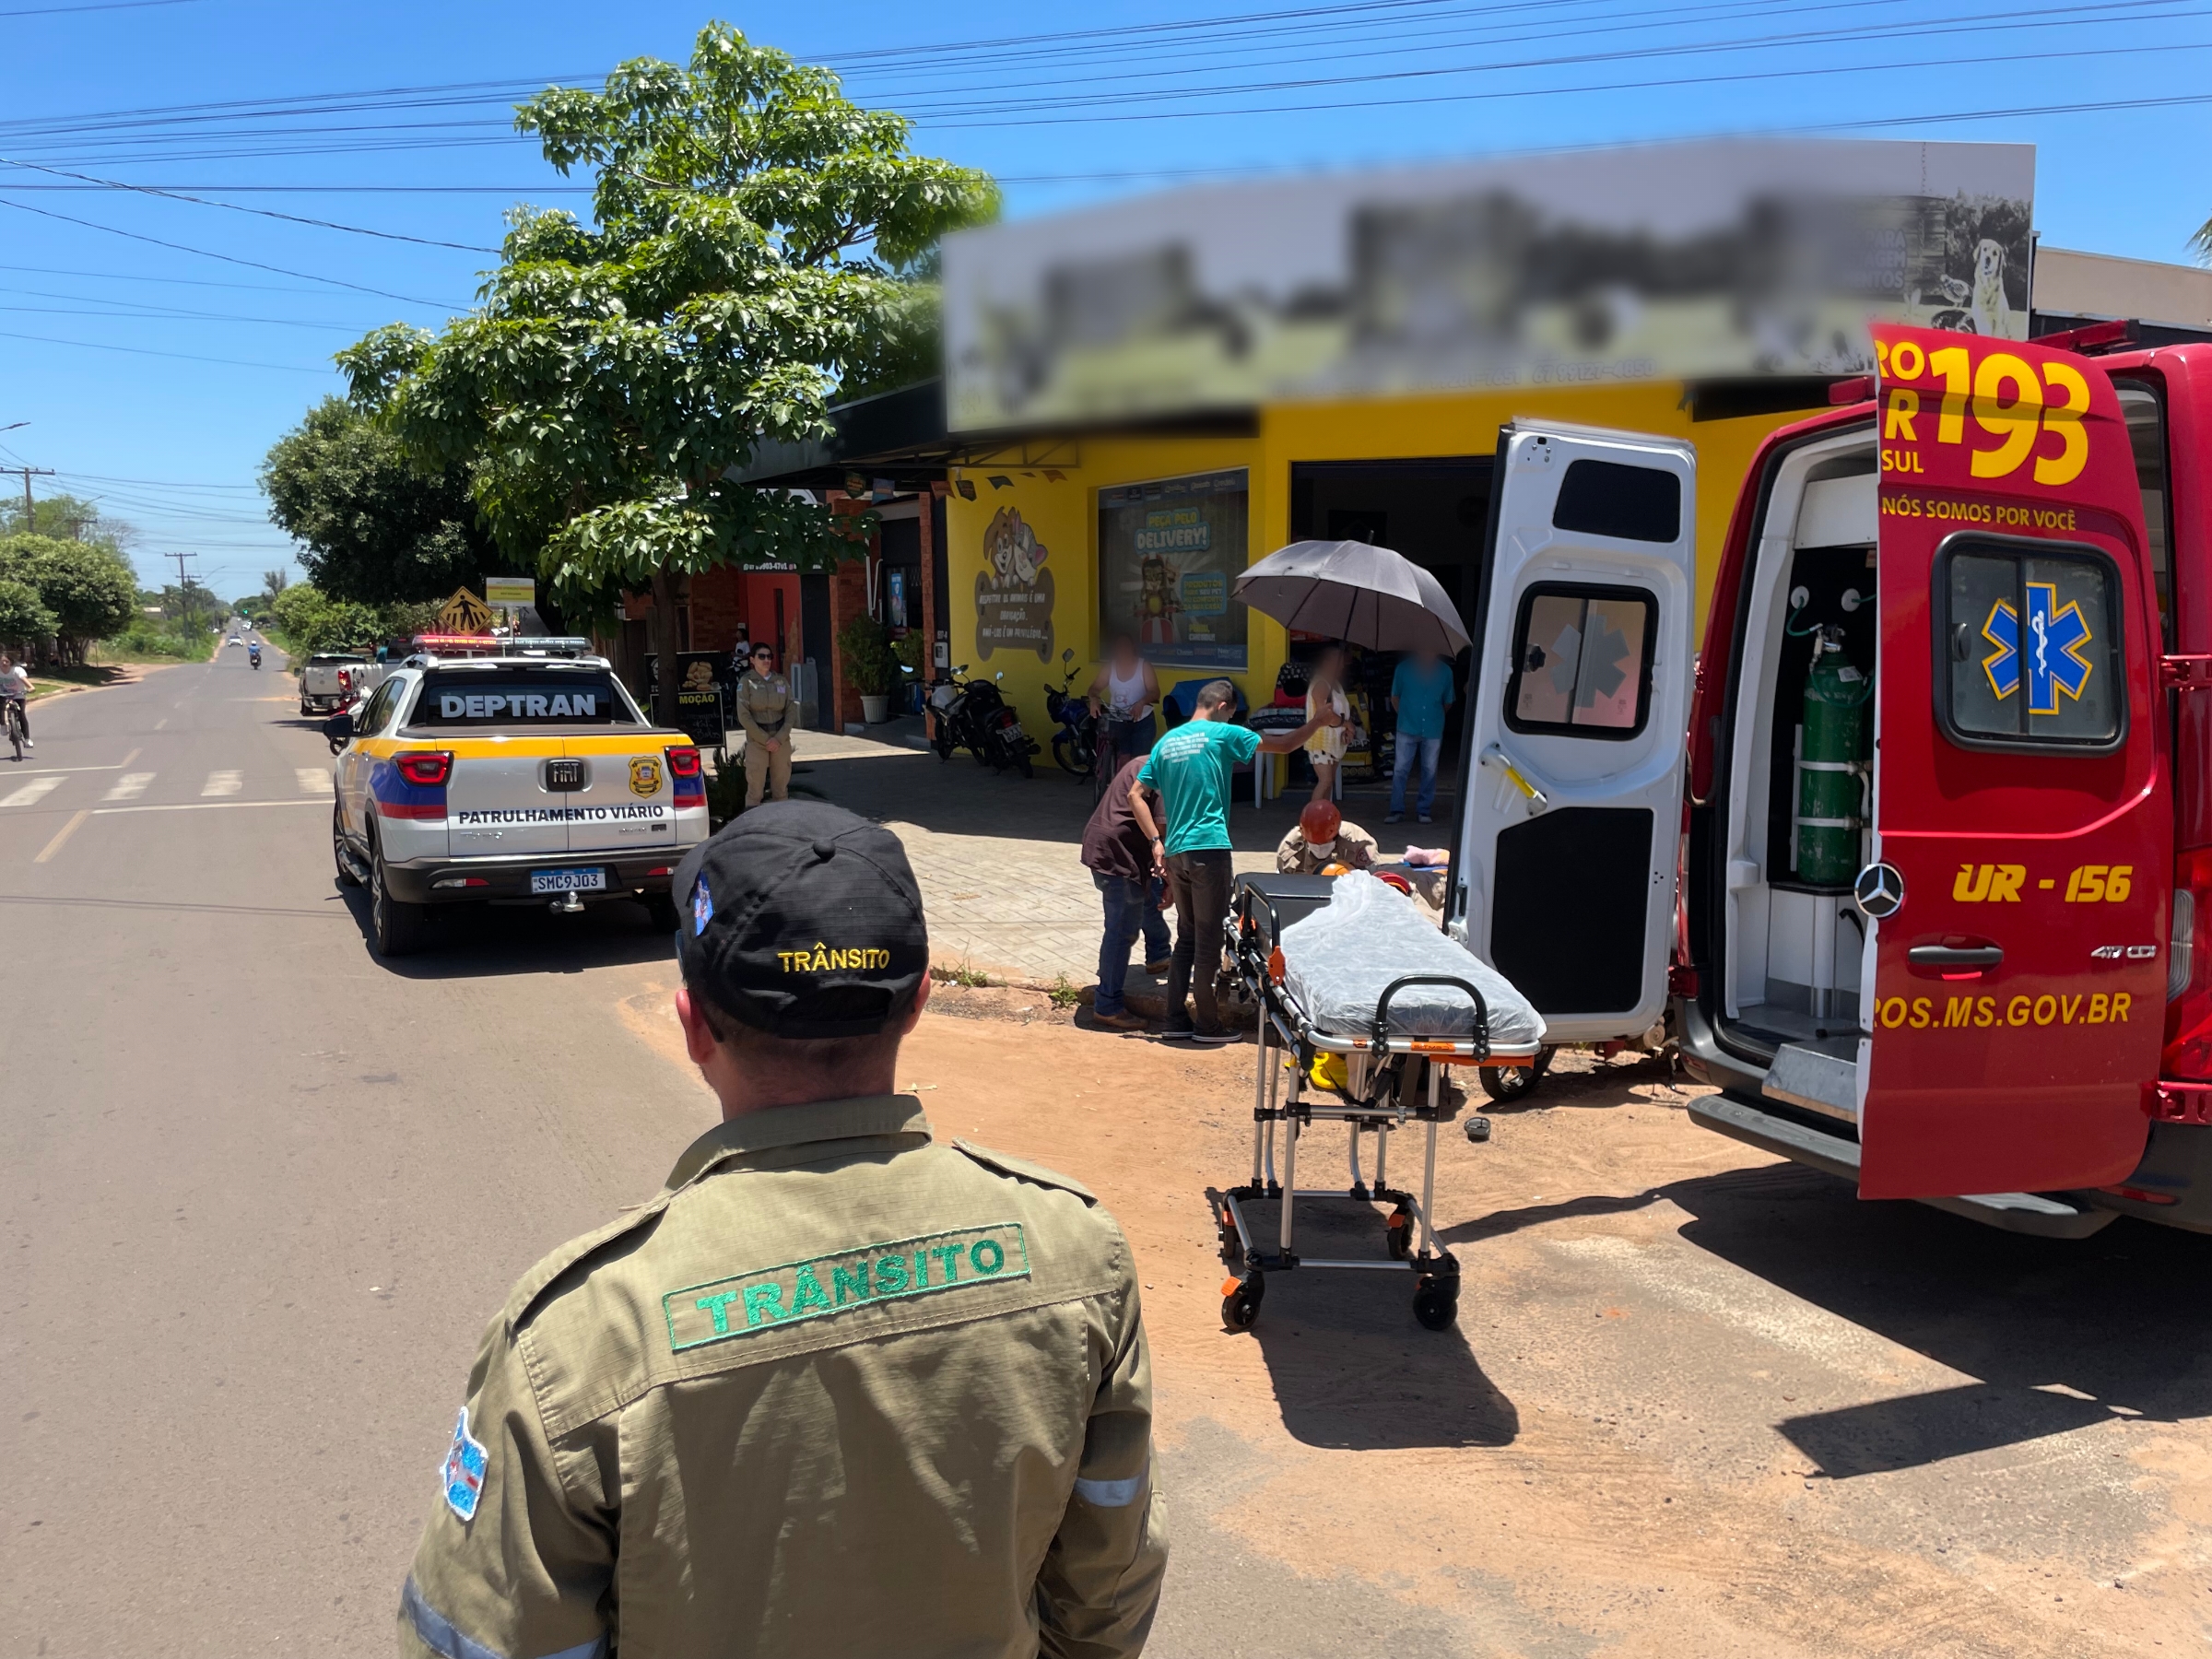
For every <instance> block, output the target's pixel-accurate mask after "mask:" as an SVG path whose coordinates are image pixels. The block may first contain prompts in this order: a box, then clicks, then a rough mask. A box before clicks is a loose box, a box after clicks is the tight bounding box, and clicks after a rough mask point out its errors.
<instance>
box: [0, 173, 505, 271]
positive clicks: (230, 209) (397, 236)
mask: <svg viewBox="0 0 2212 1659" xmlns="http://www.w3.org/2000/svg"><path fill="white" fill-rule="evenodd" d="M0 167H21V168H27V169H29V171H32V172H42V173H50V174H52V175H53V176H54V177H55V178H61V179H75V180H76V181H77V182H79V183H82V184H92V185H98V186H99V187H100V188H101V189H103V190H127V191H132V192H135V193H136V194H140V195H150V196H159V197H160V198H161V199H162V200H164V201H170V202H190V203H192V204H193V205H194V206H198V207H220V208H221V209H223V210H224V211H225V212H226V213H251V214H253V215H254V216H255V217H256V218H273V219H283V220H284V221H285V222H286V223H288V224H293V225H311V226H313V227H314V228H315V229H321V230H344V231H347V232H349V233H350V234H352V235H355V236H374V237H379V238H382V240H383V241H402V242H414V243H417V244H418V245H419V246H421V247H425V248H451V249H453V251H454V252H456V253H498V252H499V250H498V249H497V248H487V247H482V246H480V245H478V244H477V243H475V242H453V241H437V240H435V239H434V238H431V237H428V236H408V235H406V233H405V232H403V231H398V230H371V229H369V228H368V227H367V226H365V225H342V224H339V223H338V222H337V221H336V220H335V219H320V218H303V217H301V216H300V215H299V214H297V213H279V212H277V210H276V209H275V208H274V207H248V206H245V205H244V204H243V203H240V202H217V201H211V200H209V199H208V198H206V197H205V196H196V195H186V194H182V192H180V191H175V190H164V189H161V188H160V187H159V186H157V185H152V184H126V183H124V182H122V181H121V180H118V179H96V178H94V177H93V176H92V175H91V174H89V173H80V172H70V171H67V170H66V169H65V168H59V167H42V166H41V165H40V164H39V163H38V162H36V161H18V160H17V159H14V158H12V157H8V156H0Z"/></svg>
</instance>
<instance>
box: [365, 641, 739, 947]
mask: <svg viewBox="0 0 2212 1659" xmlns="http://www.w3.org/2000/svg"><path fill="white" fill-rule="evenodd" d="M323 730H324V735H325V736H326V737H328V738H329V739H330V745H331V748H332V751H333V752H334V753H335V755H336V756H337V760H336V763H335V765H334V767H333V768H332V780H331V781H332V784H333V793H334V794H335V806H334V807H333V810H332V814H331V841H332V847H333V851H334V853H335V855H336V860H337V867H338V878H339V880H341V881H343V882H345V883H347V884H348V885H352V886H359V885H361V884H364V883H365V884H366V885H367V886H368V888H369V914H370V935H371V945H372V946H373V947H374V948H375V950H376V953H377V954H378V955H379V956H384V957H391V956H399V955H403V954H405V953H406V952H407V951H410V950H414V949H417V948H418V947H420V945H421V944H422V942H423V936H424V931H425V922H426V920H427V914H428V912H429V908H430V907H431V906H434V905H448V904H454V903H465V902H469V901H479V902H481V901H489V902H491V903H495V904H499V903H510V904H532V903H535V904H547V903H550V904H551V905H552V907H553V908H554V909H555V910H561V911H571V912H573V911H580V910H582V908H583V907H584V905H585V903H586V902H587V901H595V900H604V899H629V900H641V901H642V902H643V903H644V905H645V907H646V909H647V910H648V912H650V913H651V915H652V918H653V925H654V926H655V927H658V928H662V929H665V930H673V929H674V928H675V926H676V911H675V906H674V904H673V902H672V900H670V898H669V891H668V888H669V877H670V872H671V871H673V870H674V869H675V867H676V864H677V860H678V859H680V858H681V857H682V856H683V854H684V853H685V852H686V850H688V848H690V847H691V846H692V845H694V844H695V843H696V842H698V841H703V840H704V839H705V838H706V834H707V796H706V780H705V777H704V775H703V774H702V772H701V771H700V759H699V750H698V749H697V748H696V747H693V745H692V743H691V741H690V739H689V738H688V736H686V735H684V734H683V733H681V732H671V731H662V730H657V729H655V728H654V727H653V725H652V724H650V723H649V722H648V721H647V720H646V718H645V716H644V715H643V714H642V713H641V712H639V709H638V706H637V704H636V703H635V702H633V701H631V700H630V696H629V692H628V691H627V690H625V689H624V688H623V687H622V685H621V683H620V682H619V681H618V680H617V679H616V677H615V676H614V674H613V672H612V671H611V670H610V669H609V667H608V666H607V664H606V659H605V658H602V657H591V656H579V657H573V658H571V659H568V660H560V659H558V658H553V657H548V656H545V655H530V656H521V655H514V656H490V657H479V658H475V659H456V660H444V659H441V658H439V657H436V656H428V655H426V656H418V657H411V658H409V659H408V660H407V662H406V664H405V665H402V666H401V667H399V668H397V669H395V670H394V671H393V673H392V674H391V676H390V677H388V678H387V679H385V680H384V681H383V683H382V685H380V686H378V687H377V688H376V689H375V690H374V691H373V692H371V693H370V695H369V696H368V698H367V699H366V700H365V701H363V702H361V703H359V704H357V705H356V706H355V708H353V709H352V710H350V711H348V712H344V713H340V714H336V715H334V716H333V717H332V718H331V719H330V720H328V721H327V722H325V723H324V728H323Z"/></svg>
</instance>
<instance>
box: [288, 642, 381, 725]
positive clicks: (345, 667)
mask: <svg viewBox="0 0 2212 1659" xmlns="http://www.w3.org/2000/svg"><path fill="white" fill-rule="evenodd" d="M375 666H376V665H374V664H373V663H371V661H370V660H369V659H368V657H366V656H364V655H362V654H361V653H359V652H347V651H318V652H316V653H314V655H312V656H311V657H309V658H308V659H307V661H306V662H304V663H302V664H301V665H300V713H301V714H328V713H331V712H334V711H335V710H338V709H343V708H345V707H346V706H347V704H349V703H352V702H355V701H357V700H359V699H360V697H361V696H362V695H363V694H364V689H365V688H364V686H363V683H362V682H363V681H364V680H365V679H366V678H367V677H368V675H369V674H370V673H371V671H373V670H374V668H375Z"/></svg>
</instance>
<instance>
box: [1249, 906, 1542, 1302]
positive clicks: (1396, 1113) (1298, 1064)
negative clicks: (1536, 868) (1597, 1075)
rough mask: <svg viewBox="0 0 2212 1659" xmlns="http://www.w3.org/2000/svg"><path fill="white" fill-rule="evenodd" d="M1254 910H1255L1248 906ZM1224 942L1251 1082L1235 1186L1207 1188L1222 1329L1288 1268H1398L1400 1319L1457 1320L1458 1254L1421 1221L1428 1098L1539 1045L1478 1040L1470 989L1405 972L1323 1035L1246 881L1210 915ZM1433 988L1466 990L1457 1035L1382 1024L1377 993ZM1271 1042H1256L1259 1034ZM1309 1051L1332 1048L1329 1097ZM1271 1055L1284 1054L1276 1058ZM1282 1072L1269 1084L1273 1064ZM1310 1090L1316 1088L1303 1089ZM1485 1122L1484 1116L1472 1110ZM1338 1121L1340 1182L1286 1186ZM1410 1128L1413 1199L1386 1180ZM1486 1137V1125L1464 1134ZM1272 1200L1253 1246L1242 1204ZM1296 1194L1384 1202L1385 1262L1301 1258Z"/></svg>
mask: <svg viewBox="0 0 2212 1659" xmlns="http://www.w3.org/2000/svg"><path fill="white" fill-rule="evenodd" d="M1261 907H1264V909H1265V919H1264V924H1263V918H1262V917H1261V916H1260V915H1258V914H1256V913H1255V911H1256V910H1257V909H1259V908H1261ZM1224 933H1225V935H1226V938H1225V940H1224V943H1225V946H1226V948H1227V951H1228V955H1229V958H1230V961H1231V962H1232V963H1233V964H1234V972H1235V974H1236V977H1237V978H1238V980H1239V981H1241V982H1242V984H1243V987H1244V990H1245V992H1246V994H1247V995H1248V996H1249V997H1250V998H1251V999H1252V1000H1253V1002H1254V1003H1255V1004H1256V1006H1258V1009H1259V1045H1258V1046H1259V1063H1258V1071H1257V1075H1256V1076H1255V1077H1254V1079H1253V1111H1252V1116H1253V1135H1252V1177H1251V1179H1250V1180H1249V1181H1248V1182H1245V1183H1244V1184H1243V1185H1241V1186H1236V1187H1231V1188H1230V1189H1229V1190H1228V1191H1227V1192H1225V1193H1222V1194H1219V1201H1220V1202H1219V1210H1218V1214H1217V1216H1216V1218H1215V1221H1216V1228H1217V1230H1218V1234H1219V1237H1220V1241H1221V1253H1222V1259H1223V1261H1224V1263H1225V1264H1227V1265H1228V1266H1229V1267H1230V1270H1231V1272H1232V1274H1234V1276H1235V1277H1231V1278H1230V1279H1229V1280H1228V1281H1227V1282H1226V1283H1224V1284H1223V1286H1222V1287H1221V1292H1222V1300H1221V1313H1222V1319H1223V1321H1224V1323H1225V1324H1229V1325H1230V1327H1231V1328H1232V1329H1239V1330H1243V1329H1249V1328H1250V1327H1251V1326H1252V1324H1253V1323H1254V1322H1255V1321H1256V1320H1257V1318H1258V1317H1259V1309H1260V1302H1261V1300H1262V1298H1263V1297H1264V1296H1265V1292H1266V1276H1267V1275H1268V1274H1270V1273H1288V1272H1292V1271H1294V1270H1296V1269H1298V1268H1300V1267H1316V1268H1325V1269H1334V1270H1337V1271H1356V1272H1370V1271H1382V1272H1392V1271H1404V1272H1409V1273H1411V1274H1413V1275H1414V1276H1415V1286H1414V1299H1413V1312H1414V1317H1415V1318H1416V1319H1418V1321H1419V1322H1420V1323H1421V1324H1423V1325H1425V1326H1427V1327H1428V1328H1429V1329H1430V1330H1434V1331H1441V1330H1446V1329H1448V1328H1450V1326H1451V1325H1452V1324H1453V1322H1454V1321H1455V1320H1456V1319H1457V1317H1458V1310H1459V1260H1458V1258H1457V1257H1456V1256H1454V1255H1453V1253H1451V1252H1450V1251H1449V1250H1446V1249H1443V1248H1442V1247H1441V1246H1440V1244H1439V1243H1438V1241H1437V1238H1436V1230H1435V1225H1434V1222H1433V1219H1432V1217H1433V1213H1434V1206H1435V1199H1436V1134H1437V1130H1438V1128H1439V1127H1440V1126H1441V1124H1443V1123H1444V1121H1445V1119H1446V1116H1447V1113H1446V1110H1445V1107H1444V1105H1443V1102H1442V1082H1443V1068H1444V1067H1445V1066H1447V1065H1475V1066H1509V1065H1510V1066H1518V1065H1530V1064H1532V1063H1533V1062H1534V1060H1535V1055H1536V1053H1537V1051H1538V1050H1539V1048H1540V1047H1541V1046H1542V1045H1541V1044H1540V1043H1535V1042H1530V1043H1523V1044H1504V1045H1496V1046H1494V1045H1493V1044H1492V1043H1491V1041H1490V1039H1489V1005H1488V1003H1487V1002H1486V1001H1485V1000H1484V999H1483V995H1482V993H1481V992H1480V991H1479V990H1477V988H1476V987H1475V986H1474V985H1473V984H1471V983H1469V982H1467V981H1465V980H1464V979H1460V978H1457V977H1456V976H1453V975H1451V974H1433V973H1417V974H1406V975H1405V976H1403V977H1402V978H1399V979H1395V980H1393V981H1392V982H1390V983H1389V984H1388V985H1386V986H1385V987H1384V988H1383V991H1382V995H1381V997H1379V998H1378V999H1377V1001H1376V1006H1375V1015H1374V1020H1373V1024H1372V1025H1371V1028H1370V1030H1368V1031H1366V1032H1365V1033H1363V1034H1359V1035H1345V1034H1340V1033H1335V1032H1330V1031H1325V1030H1322V1029H1321V1027H1320V1025H1319V1024H1318V1022H1316V1021H1315V1020H1314V1018H1312V1015H1311V1014H1310V1013H1309V1012H1308V1011H1307V1009H1306V1008H1305V1006H1303V1005H1302V1004H1301V1003H1300V1000H1299V998H1298V996H1297V995H1296V994H1295V993H1293V992H1292V991H1291V989H1290V987H1289V985H1288V983H1287V982H1285V979H1284V977H1283V972H1282V951H1281V948H1280V946H1279V943H1278V941H1279V939H1280V937H1281V934H1282V923H1281V919H1280V917H1279V915H1278V914H1277V911H1276V907H1275V902H1274V900H1273V899H1271V898H1270V897H1268V896H1267V895H1266V894H1265V893H1263V892H1261V891H1259V890H1258V889H1257V888H1253V887H1250V886H1240V887H1239V888H1238V890H1237V897H1236V902H1235V903H1234V904H1233V905H1232V906H1231V908H1230V914H1229V918H1228V920H1227V923H1226V924H1225V925H1224ZM1413 985H1447V986H1450V987H1452V988H1453V989H1454V990H1458V991H1462V992H1465V994H1466V995H1467V996H1468V998H1469V999H1470V1000H1471V1001H1472V1002H1473V1003H1474V1005H1475V1029H1474V1030H1473V1031H1472V1032H1471V1033H1469V1034H1468V1035H1466V1036H1465V1037H1438V1038H1422V1037H1414V1036H1408V1035H1406V1034H1405V1033H1402V1032H1401V1033H1393V1032H1392V1031H1391V1030H1390V1028H1389V1017H1390V1004H1391V999H1392V998H1393V997H1394V996H1395V995H1397V994H1398V993H1399V992H1401V991H1403V990H1405V989H1406V988H1407V987H1408V986H1413ZM1271 1035H1272V1037H1273V1038H1274V1041H1272V1042H1271V1041H1270V1037H1271ZM1322 1054H1340V1055H1342V1056H1344V1057H1345V1067H1346V1072H1347V1088H1346V1089H1345V1090H1344V1093H1343V1096H1342V1097H1341V1098H1336V1097H1334V1096H1333V1095H1332V1094H1324V1093H1321V1091H1319V1090H1318V1088H1317V1086H1313V1085H1312V1084H1311V1083H1310V1081H1309V1079H1310V1074H1311V1071H1312V1065H1313V1063H1314V1061H1315V1059H1316V1058H1317V1057H1318V1056H1320V1055H1322ZM1413 1057H1418V1058H1420V1059H1423V1060H1426V1061H1427V1062H1428V1063H1429V1064H1428V1066H1427V1073H1428V1077H1427V1081H1426V1085H1425V1088H1421V1089H1419V1090H1418V1091H1413V1092H1415V1098H1413V1099H1408V1098H1407V1096H1408V1093H1409V1090H1408V1089H1407V1088H1406V1078H1405V1076H1404V1071H1405V1067H1404V1065H1403V1062H1404V1061H1405V1060H1406V1059H1409V1058H1413ZM1285 1061H1289V1062H1292V1064H1288V1065H1286V1064H1285ZM1286 1070H1288V1072H1289V1074H1290V1081H1289V1086H1288V1093H1287V1096H1284V1095H1282V1094H1281V1091H1280V1084H1281V1081H1282V1074H1283V1072H1285V1071H1286ZM1309 1088H1314V1089H1315V1091H1316V1094H1319V1095H1320V1098H1318V1099H1317V1098H1312V1097H1310V1096H1309V1092H1308V1091H1309ZM1478 1121H1479V1122H1480V1123H1481V1124H1483V1126H1484V1127H1485V1128H1486V1129H1487V1127H1488V1120H1487V1119H1483V1120H1478ZM1330 1122H1334V1123H1341V1124H1345V1125H1346V1127H1347V1130H1348V1131H1349V1135H1350V1147H1349V1149H1350V1163H1351V1177H1352V1180H1351V1185H1350V1186H1349V1187H1348V1188H1346V1189H1341V1190H1340V1189H1337V1188H1334V1187H1300V1185H1298V1144H1299V1140H1300V1136H1301V1135H1303V1133H1304V1132H1305V1130H1306V1129H1308V1128H1310V1127H1311V1126H1312V1124H1315V1123H1330ZM1417 1123H1418V1124H1420V1125H1421V1126H1422V1129H1423V1132H1424V1145H1423V1151H1422V1163H1421V1191H1420V1194H1419V1196H1418V1197H1416V1196H1415V1195H1414V1194H1412V1193H1410V1192H1408V1191H1406V1190H1405V1189H1403V1188H1399V1187H1394V1186H1392V1185H1390V1184H1389V1160H1390V1137H1391V1135H1392V1133H1393V1132H1394V1131H1396V1130H1402V1129H1404V1128H1406V1126H1407V1124H1417ZM1277 1124H1280V1125H1282V1136H1283V1172H1282V1179H1281V1180H1280V1181H1279V1182H1278V1181H1277V1179H1276V1171H1275V1144H1276V1136H1277ZM1369 1130H1371V1131H1372V1132H1373V1134H1374V1136H1375V1176H1374V1180H1373V1181H1372V1182H1369V1181H1367V1180H1366V1179H1365V1178H1364V1177H1363V1176H1362V1174H1361V1172H1360V1169H1359V1136H1360V1135H1361V1133H1362V1132H1363V1131H1369ZM1469 1138H1470V1139H1488V1135H1480V1136H1476V1135H1470V1136H1469ZM1263 1199H1265V1200H1275V1201H1279V1202H1280V1204H1281V1206H1282V1214H1281V1218H1280V1225H1279V1229H1278V1236H1277V1247H1276V1249H1275V1250H1274V1251H1272V1252H1270V1251H1267V1250H1265V1249H1264V1248H1262V1246H1261V1245H1260V1243H1259V1242H1258V1241H1256V1240H1255V1239H1254V1237H1253V1228H1252V1222H1251V1220H1250V1218H1248V1217H1247V1216H1246V1214H1245V1206H1247V1205H1250V1204H1252V1203H1253V1202H1255V1201H1259V1200H1263ZM1300 1199H1304V1200H1307V1201H1308V1202H1322V1203H1326V1202H1336V1203H1355V1204H1360V1205H1371V1204H1378V1203H1386V1204H1390V1205H1392V1206H1394V1207H1393V1209H1392V1211H1391V1214H1390V1217H1389V1219H1388V1220H1387V1221H1386V1222H1385V1224H1384V1230H1385V1236H1386V1242H1387V1245H1388V1249H1389V1254H1388V1256H1387V1258H1385V1259H1382V1260H1374V1259H1367V1258H1355V1257H1323V1256H1301V1255H1300V1254H1299V1253H1298V1251H1297V1248H1296V1244H1297V1207H1298V1201H1299V1200H1300Z"/></svg>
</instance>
